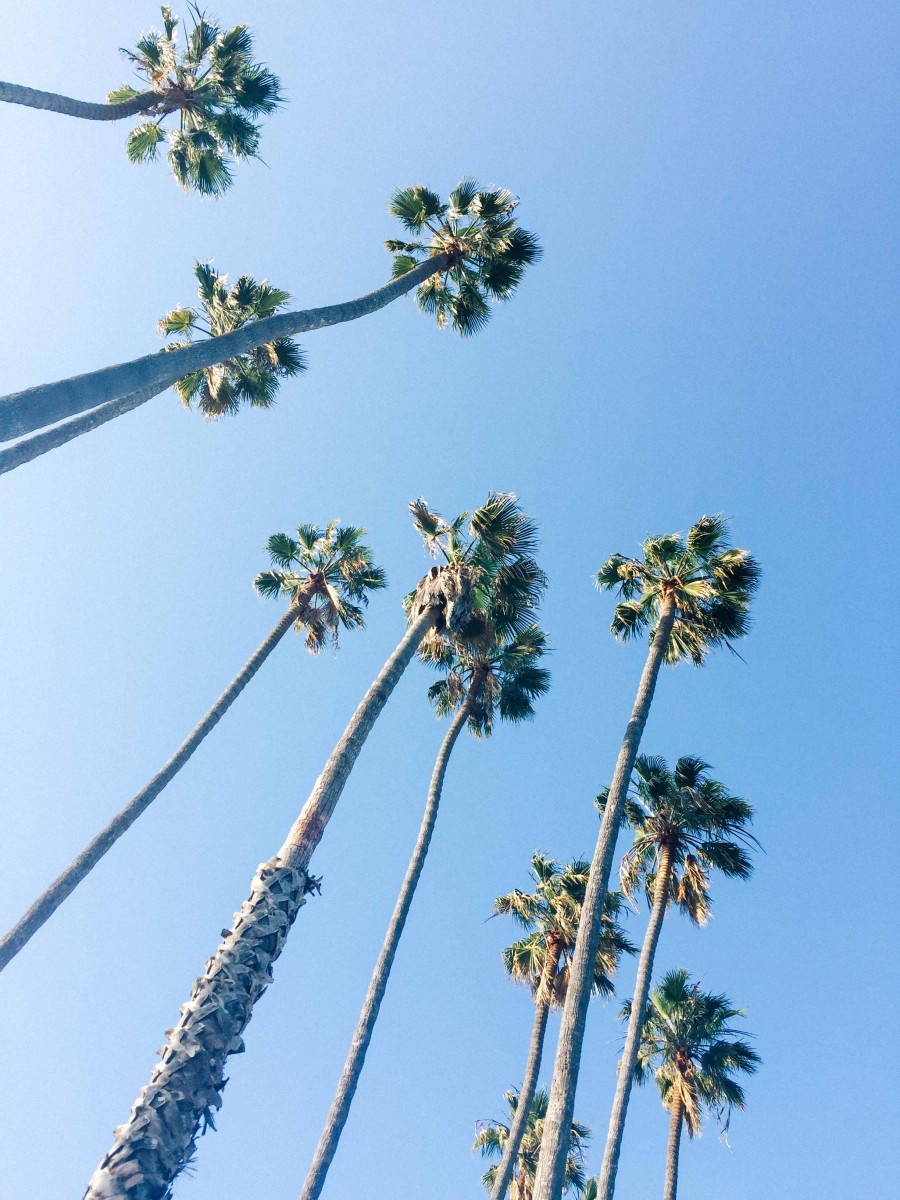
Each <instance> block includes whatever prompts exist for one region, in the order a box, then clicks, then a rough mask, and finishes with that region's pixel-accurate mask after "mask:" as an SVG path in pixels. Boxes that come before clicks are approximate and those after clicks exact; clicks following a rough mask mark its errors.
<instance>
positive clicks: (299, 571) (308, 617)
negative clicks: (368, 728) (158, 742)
mask: <svg viewBox="0 0 900 1200" xmlns="http://www.w3.org/2000/svg"><path fill="white" fill-rule="evenodd" d="M364 536H365V530H364V529H358V528H355V527H353V526H350V525H338V524H337V522H336V521H330V522H329V524H328V525H326V526H325V528H324V529H319V528H317V527H316V526H315V525H301V526H300V528H299V529H298V530H297V538H296V540H295V539H294V538H291V537H288V535H287V534H285V533H276V534H273V536H272V537H270V538H269V541H268V551H269V557H270V559H271V560H272V563H273V564H274V565H275V566H276V567H277V568H279V569H277V570H272V571H263V572H262V573H261V574H259V575H257V577H256V579H255V580H254V586H255V587H256V589H257V591H258V592H259V593H260V595H263V596H285V597H287V598H288V600H289V604H288V607H287V609H286V610H285V612H284V614H283V615H282V616H281V617H280V618H279V620H278V622H277V623H276V625H275V627H274V629H273V630H272V632H271V633H270V634H269V635H268V637H267V638H266V639H265V640H264V641H263V642H262V644H261V645H260V646H259V647H258V648H257V650H256V652H255V653H254V654H253V655H252V657H251V658H250V659H249V660H248V661H247V662H246V663H245V664H244V666H243V667H242V668H241V670H240V671H239V672H238V674H237V675H236V676H235V677H234V679H233V680H232V681H231V683H230V684H229V685H228V687H227V688H226V689H225V691H224V692H223V693H222V695H221V696H220V697H219V698H218V700H217V701H216V702H215V704H214V705H213V706H212V708H211V709H210V710H209V711H208V712H207V713H206V715H205V716H204V717H203V719H202V720H201V721H200V723H199V724H198V725H196V726H195V727H194V728H193V729H192V730H191V732H190V734H189V735H188V736H187V738H185V740H184V741H183V742H182V743H181V745H180V746H179V747H178V749H177V750H176V751H175V753H174V754H173V755H172V757H171V758H170V759H169V761H168V762H167V763H166V764H165V766H164V767H163V768H162V769H161V770H160V771H158V772H157V773H156V774H155V775H154V776H153V778H152V779H151V780H150V781H149V783H147V784H146V785H145V786H144V787H143V788H141V790H140V791H139V792H138V793H137V795H136V796H133V797H132V798H131V800H129V801H128V803H127V804H126V805H125V807H124V808H122V809H121V810H120V811H119V812H117V813H116V815H115V816H114V817H113V818H112V820H111V821H109V822H108V824H106V825H105V826H104V827H103V829H101V830H100V832H99V833H98V834H97V835H96V836H95V837H94V838H93V839H92V840H91V841H90V842H88V844H87V846H85V848H84V849H83V850H82V851H81V853H80V854H79V855H77V857H76V858H74V859H73V860H72V861H71V862H70V863H69V865H68V866H67V867H66V869H65V870H64V871H63V872H62V874H61V875H59V876H58V877H57V878H56V879H55V880H54V881H53V883H51V884H50V886H49V887H48V888H47V890H46V891H45V892H43V893H42V894H41V895H40V896H38V898H37V900H35V902H34V903H33V904H32V905H31V907H30V908H29V909H28V911H27V912H26V913H25V914H24V915H23V916H22V917H20V918H19V920H18V921H17V922H16V924H15V925H13V927H12V928H11V929H10V930H9V931H8V932H7V933H6V934H5V935H4V936H3V938H2V939H0V971H2V970H3V968H4V967H5V966H7V964H8V963H9V962H10V961H11V960H12V959H13V958H15V956H16V955H17V954H18V953H19V951H20V950H21V949H22V948H23V947H24V946H25V945H26V943H27V942H29V941H30V940H31V938H32V937H33V936H34V935H35V933H37V931H38V930H39V929H40V928H41V926H42V925H43V924H44V923H45V922H46V921H47V920H48V919H49V918H50V917H51V916H52V915H53V913H54V912H56V910H57V908H59V906H60V905H61V904H62V903H63V901H64V900H66V899H67V898H68V897H69V896H70V895H71V894H72V892H73V891H74V890H75V888H76V887H77V886H78V884H79V883H81V881H82V880H83V879H85V878H86V877H87V876H88V875H89V874H90V872H91V871H92V870H93V869H94V867H96V866H97V864H98V863H99V862H100V860H101V859H102V858H103V856H104V855H105V854H106V853H107V852H108V851H109V850H111V849H112V847H113V846H114V845H115V843H116V842H117V841H118V840H119V838H120V837H121V836H122V835H123V834H124V833H125V832H126V830H128V829H130V828H131V826H132V825H133V824H134V822H135V821H136V820H137V819H138V817H139V816H140V815H141V814H142V813H143V812H145V811H146V810H147V809H148V808H149V807H150V805H151V803H152V802H153V801H154V800H155V799H156V797H157V796H158V795H159V794H160V792H161V791H162V790H163V788H164V787H166V785H167V784H169V783H171V781H172V780H173V779H174V778H175V776H176V775H177V774H178V772H179V771H180V770H181V768H182V767H183V766H185V765H186V763H187V762H188V760H189V759H190V758H191V757H192V755H193V754H194V751H195V750H196V749H197V748H198V747H199V745H200V743H201V742H202V741H203V739H204V738H205V737H206V735H207V734H208V733H210V732H211V731H212V729H213V728H214V727H215V726H216V725H217V724H218V723H219V721H220V720H221V719H222V717H223V716H224V715H225V713H226V712H227V711H228V709H229V708H230V707H231V705H232V704H233V703H234V701H235V700H236V699H237V698H238V696H239V695H240V694H241V692H242V691H243V690H244V688H245V687H246V686H247V684H248V683H249V682H250V680H251V679H252V678H253V676H254V675H255V674H256V672H257V671H258V670H259V668H260V667H261V666H262V665H263V663H264V662H265V661H266V659H267V658H268V657H269V655H270V654H271V653H272V651H273V650H274V649H275V647H276V646H277V645H278V643H279V642H280V641H281V639H282V638H283V637H284V635H285V634H286V633H287V631H288V630H289V629H290V628H291V626H292V625H293V626H294V628H295V629H297V630H298V632H301V633H303V634H304V635H305V638H306V646H307V649H308V650H309V651H310V652H312V653H315V652H317V651H318V650H319V649H320V648H321V646H322V644H323V643H324V642H326V641H330V642H332V643H333V644H336V642H337V638H338V632H339V629H340V628H341V626H343V627H344V628H345V629H357V628H362V627H363V625H364V624H365V622H364V620H363V606H365V605H366V604H368V600H369V593H370V592H373V591H377V590H378V589H380V588H383V587H385V585H386V579H385V575H384V571H383V570H382V569H381V567H378V566H375V565H374V563H373V561H372V551H371V550H370V548H369V547H368V546H367V545H365V544H364V542H363V540H362V539H363V537H364Z"/></svg>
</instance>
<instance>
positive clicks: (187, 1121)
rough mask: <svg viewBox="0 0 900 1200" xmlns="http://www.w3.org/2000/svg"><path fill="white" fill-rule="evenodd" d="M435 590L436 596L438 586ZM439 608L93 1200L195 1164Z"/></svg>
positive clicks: (406, 648)
mask: <svg viewBox="0 0 900 1200" xmlns="http://www.w3.org/2000/svg"><path fill="white" fill-rule="evenodd" d="M434 580H435V582H434V591H435V592H437V590H438V588H439V577H437V576H436V577H434ZM438 603H439V601H438V599H437V597H436V596H434V598H432V599H430V601H426V604H423V606H422V609H421V611H420V612H419V615H418V616H417V617H416V618H415V620H414V621H413V622H412V624H411V625H410V626H409V628H408V629H407V631H406V633H405V634H404V636H403V639H402V641H401V642H400V644H399V645H398V646H397V648H396V649H395V650H394V652H393V654H392V655H391V657H390V658H389V659H388V661H387V662H386V663H385V665H384V666H383V667H382V669H381V671H380V672H379V674H378V676H377V677H376V679H375V681H374V683H373V684H372V685H371V687H370V688H369V690H368V691H367V692H366V694H365V696H364V697H363V699H362V702H361V703H360V705H359V707H358V708H357V709H356V712H355V713H354V714H353V716H352V717H351V718H350V723H349V724H348V726H347V728H346V729H345V730H344V733H343V735H342V737H341V739H340V741H339V742H338V743H337V745H336V746H335V748H334V750H333V751H332V754H331V757H330V758H329V759H328V762H327V763H326V764H325V769H324V770H323V771H322V774H321V775H320V776H319V778H318V779H317V780H316V783H315V785H314V787H313V790H312V792H311V793H310V796H309V798H308V799H307V801H306V804H305V805H304V806H303V810H302V811H301V813H300V816H299V817H298V818H297V820H296V821H295V822H294V825H293V826H292V827H291V831H290V833H289V834H288V836H287V838H286V839H285V841H284V844H283V845H282V847H281V849H280V850H279V851H278V853H277V854H276V855H275V857H274V858H271V859H270V860H269V861H268V862H267V863H263V864H262V865H261V866H260V867H259V868H258V870H257V873H256V875H255V876H254V878H253V881H252V883H251V885H250V896H249V898H248V899H247V900H245V901H244V904H243V906H242V908H241V911H240V912H239V913H236V914H235V916H234V921H233V927H232V928H231V929H228V930H225V931H223V940H222V941H221V942H220V943H219V946H218V948H217V950H216V952H215V954H214V955H213V956H212V958H210V959H208V960H207V963H206V969H205V971H204V973H203V974H202V975H201V976H199V978H198V979H196V980H195V982H194V985H193V987H192V988H191V996H190V999H189V1000H188V1001H187V1002H186V1003H185V1004H183V1005H182V1007H181V1015H180V1017H179V1020H178V1022H177V1024H176V1025H175V1027H174V1029H171V1030H169V1031H168V1034H167V1039H166V1044H165V1046H164V1047H163V1049H162V1051H161V1057H160V1062H159V1063H157V1064H156V1066H155V1067H154V1068H153V1071H152V1072H151V1075H150V1082H149V1083H148V1084H147V1085H146V1086H145V1087H144V1088H143V1089H142V1090H141V1094H140V1095H139V1096H138V1098H137V1100H136V1101H135V1103H134V1105H133V1106H132V1109H131V1114H130V1116H129V1117H128V1120H127V1121H126V1122H125V1123H124V1124H123V1125H120V1126H119V1127H118V1128H117V1129H116V1131H115V1143H114V1145H113V1147H112V1149H111V1150H109V1152H108V1153H107V1154H105V1155H104V1157H103V1159H102V1160H101V1162H100V1165H99V1167H98V1168H97V1170H96V1171H95V1172H94V1174H93V1176H92V1177H91V1179H90V1182H89V1183H88V1186H87V1191H86V1192H85V1196H84V1200H163V1197H166V1196H168V1195H169V1189H170V1187H171V1184H172V1181H173V1180H174V1179H175V1177H176V1176H177V1175H178V1174H179V1173H180V1172H181V1171H183V1170H184V1167H185V1166H186V1164H187V1163H188V1161H189V1160H190V1158H191V1156H192V1154H193V1152H194V1148H195V1146H196V1141H197V1138H198V1137H199V1136H200V1134H201V1133H202V1132H203V1131H204V1130H205V1129H206V1128H207V1126H208V1125H209V1124H210V1123H211V1117H212V1114H213V1110H214V1109H218V1108H220V1107H221V1105H222V1090H223V1088H224V1086H225V1066H226V1063H227V1060H228V1058H229V1057H230V1056H231V1055H232V1054H239V1053H240V1052H241V1051H242V1050H243V1049H244V1043H243V1040H242V1037H241V1035H242V1033H243V1031H244V1029H245V1027H246V1025H247V1023H248V1021H249V1020H250V1018H251V1016H252V1015H253V1006H254V1004H255V1003H256V1001H257V1000H258V999H259V998H260V996H261V995H262V993H263V992H264V991H265V989H266V988H267V987H268V985H269V984H270V983H271V982H272V965H273V963H274V962H275V960H276V959H277V958H278V956H279V954H280V953H281V950H282V947H283V946H284V943H285V940H286V938H287V935H288V933H289V932H290V929H291V926H292V925H293V923H294V919H295V918H296V916H297V913H298V912H299V910H300V908H301V907H302V906H303V905H304V904H305V903H306V896H307V894H308V893H309V892H310V891H312V890H314V888H315V887H316V880H314V879H313V878H312V877H311V876H310V875H309V873H308V871H307V868H308V866H309V862H310V858H311V857H312V853H313V850H314V849H315V848H316V846H317V845H318V844H319V842H320V841H321V839H322V835H323V834H324V832H325V826H326V825H327V823H328V819H329V818H330V816H331V814H332V813H333V812H334V809H335V806H336V804H337V802H338V799H339V798H340V795H341V792H342V791H343V789H344V784H345V783H346V781H347V777H348V775H349V774H350V770H351V768H352V766H353V764H354V763H355V762H356V759H357V757H358V755H359V752H360V750H361V749H362V747H363V743H364V742H365V739H366V736H367V735H368V733H369V732H370V731H371V729H372V726H373V725H374V724H375V721H376V719H377V717H378V715H379V713H380V712H381V710H382V709H383V708H384V706H385V704H386V703H387V700H388V697H389V696H390V694H391V692H392V691H393V690H394V688H395V686H396V685H397V683H398V682H399V680H400V677H401V676H402V674H403V672H404V670H405V669H406V667H407V666H408V664H409V662H410V659H411V658H412V657H413V655H414V654H415V652H416V649H417V648H418V645H419V643H420V642H421V640H422V638H423V637H424V636H425V634H426V633H427V632H428V630H429V629H430V628H431V627H432V626H433V625H434V623H435V621H436V620H437V617H438V614H439V612H440V608H439V607H438V606H437V605H438Z"/></svg>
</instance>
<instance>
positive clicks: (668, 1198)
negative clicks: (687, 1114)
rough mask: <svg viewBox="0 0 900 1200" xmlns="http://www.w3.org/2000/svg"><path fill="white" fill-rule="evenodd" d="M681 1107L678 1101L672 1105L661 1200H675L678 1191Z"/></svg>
mask: <svg viewBox="0 0 900 1200" xmlns="http://www.w3.org/2000/svg"><path fill="white" fill-rule="evenodd" d="M681 1110H682V1106H681V1101H680V1100H677V1099H676V1100H675V1101H674V1102H673V1104H672V1120H671V1121H670V1123H669V1145H668V1148H667V1150H666V1186H665V1188H664V1189H663V1200H675V1194H676V1192H677V1191H678V1151H679V1150H680V1149H681V1126H682V1111H681Z"/></svg>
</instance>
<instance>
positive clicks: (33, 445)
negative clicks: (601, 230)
mask: <svg viewBox="0 0 900 1200" xmlns="http://www.w3.org/2000/svg"><path fill="white" fill-rule="evenodd" d="M518 203H519V202H518V200H517V199H516V197H515V196H513V194H512V193H511V192H508V191H506V190H505V189H503V188H491V189H483V188H480V187H479V186H478V184H476V183H474V182H473V181H472V180H469V179H464V180H462V182H461V183H460V184H459V185H458V186H457V187H456V188H455V189H454V191H452V192H451V193H450V200H449V203H446V202H442V201H440V200H438V199H437V197H436V196H435V194H434V193H433V192H431V191H429V189H428V188H425V187H414V188H406V189H404V190H402V191H399V192H397V193H395V195H394V197H393V199H392V201H391V206H390V211H391V213H392V214H393V215H394V216H396V217H397V218H398V219H399V220H400V221H401V223H402V224H403V226H404V228H406V229H407V230H408V231H420V230H422V229H423V228H424V227H425V225H426V223H427V228H428V229H429V230H431V236H430V238H429V240H428V242H427V244H425V243H424V242H423V243H422V244H421V246H417V245H414V244H413V243H405V242H395V241H391V242H388V243H386V244H387V247H388V249H389V250H391V252H392V253H393V254H394V268H393V269H394V276H395V277H394V278H393V279H392V280H391V281H390V282H389V283H386V284H385V285H384V286H383V287H380V288H377V289H376V290H375V291H374V292H369V294H368V295H366V296H361V297H359V298H358V299H356V300H348V301H346V302H345V303H343V304H332V305H329V306H327V307H325V308H311V309H306V310H305V311H302V312H281V313H276V314H274V315H272V316H267V317H263V318H262V319H261V320H258V321H248V322H246V323H245V324H243V325H241V326H240V327H239V328H235V329H231V330H230V331H229V332H227V333H219V334H218V335H217V336H214V337H208V338H204V339H203V340H200V341H195V342H193V343H191V344H190V345H186V346H182V347H180V348H179V349H177V350H173V351H172V352H171V353H170V354H165V355H163V354H147V355H145V356H144V357H143V358H137V359H134V360H133V361H131V362H127V363H120V364H118V365H117V366H113V367H104V368H102V369H100V370H97V371H89V372H88V373H87V374H85V375H76V376H73V377H71V378H70V379H63V380H60V381H59V382H57V383H49V384H44V385H42V386H39V387H33V388H28V389H26V390H25V391H23V392H15V393H12V394H10V395H8V396H2V397H0V442H4V441H8V440H10V439H11V438H16V437H24V436H25V435H26V434H30V433H34V431H35V430H39V429H43V428H44V427H45V426H47V425H52V424H54V423H55V422H57V421H65V422H66V424H64V425H62V426H60V428H58V429H53V430H50V431H49V432H47V433H42V434H39V435H38V436H37V437H35V438H28V439H27V440H26V441H24V442H21V443H19V444H17V445H15V446H11V447H10V448H9V449H7V450H5V451H2V452H0V474H2V473H3V472H4V471H10V470H12V469H13V468H14V467H17V466H20V465H21V464H22V463H23V462H28V461H30V460H31V459H32V458H36V457H38V456H39V455H40V454H45V453H46V452H47V451H48V450H52V449H54V448H55V447H56V446H60V445H63V444H64V443H65V442H67V441H70V440H71V439H72V438H73V437H78V436H79V435H80V434H82V433H86V432H89V431H90V430H91V429H96V428H97V427H98V426H99V425H102V424H105V423H106V422H107V421H110V420H112V419H113V418H115V417H118V416H120V415H122V413H125V412H130V411H131V410H132V409H134V408H137V407H138V406H139V405H141V404H143V403H145V402H146V401H147V400H150V399H151V398H152V397H153V396H156V395H159V393H160V392H164V391H165V390H166V389H167V388H169V387H173V386H175V385H176V384H177V383H178V381H179V380H181V379H185V378H187V377H190V376H191V375H192V374H194V373H195V372H197V371H203V370H206V369H207V368H209V367H215V366H217V364H220V363H224V362H226V361H228V360H230V359H235V358H238V357H239V356H241V355H246V354H249V353H250V352H251V351H253V350H255V349H256V348H257V347H260V346H266V345H270V344H273V343H274V342H276V341H277V340H278V339H281V338H290V337H293V336H295V335H296V334H300V333H308V332H309V331H311V330H313V329H323V328H325V327H326V326H329V325H340V324H342V323H343V322H345V321H353V320H356V319H357V318H358V317H363V316H367V315H368V314H369V313H373V312H377V311H378V309H381V308H384V307H385V305H387V304H390V303H391V301H393V300H396V299H397V298H398V297H399V296H403V295H405V294H406V293H407V292H411V291H413V289H417V290H418V298H419V304H420V307H422V308H423V310H424V311H426V312H430V313H432V314H433V315H434V316H435V317H436V319H437V321H438V324H439V325H441V324H445V323H447V321H449V323H450V324H452V325H453V327H454V328H456V329H457V330H458V331H459V332H460V333H464V334H468V333H473V332H474V331H475V330H476V329H478V328H480V327H481V326H482V325H483V324H484V322H485V320H486V318H487V312H488V306H489V304H490V301H491V300H507V299H508V298H509V297H510V296H511V295H512V293H513V292H514V291H515V289H516V287H517V285H518V283H519V282H520V280H521V278H522V275H523V272H524V270H525V268H526V267H527V266H528V265H529V264H530V263H533V262H535V261H537V259H538V258H539V257H540V253H541V251H540V246H539V244H538V241H537V238H536V237H535V236H534V234H532V233H528V232H527V231H526V230H524V229H520V228H519V226H518V225H517V224H516V220H515V218H514V216H513V214H514V212H515V209H516V207H517V205H518ZM398 246H407V247H411V250H409V252H407V251H405V250H404V251H400V250H398V249H397V247H398ZM437 279H439V280H440V287H441V288H442V289H443V290H442V291H441V292H440V295H441V296H442V297H443V298H442V299H441V300H440V302H438V301H435V300H434V287H435V286H437V284H430V283H429V281H431V280H437ZM88 410H95V411H88ZM79 413H81V414H84V415H82V416H80V417H79V416H78V415H77V414H79ZM69 418H74V420H69Z"/></svg>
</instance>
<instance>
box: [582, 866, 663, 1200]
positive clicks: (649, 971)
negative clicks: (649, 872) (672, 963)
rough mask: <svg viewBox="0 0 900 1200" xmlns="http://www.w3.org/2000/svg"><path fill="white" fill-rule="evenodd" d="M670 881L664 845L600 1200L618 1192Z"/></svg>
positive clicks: (611, 1122) (618, 1081)
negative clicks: (657, 948)
mask: <svg viewBox="0 0 900 1200" xmlns="http://www.w3.org/2000/svg"><path fill="white" fill-rule="evenodd" d="M671 882H672V848H671V847H670V846H663V848H662V852H661V854H660V861H659V867H658V869H657V872H656V886H655V890H654V896H653V908H652V910H651V912H650V921H649V923H648V925H647V932H646V933H645V934H644V944H643V946H642V947H641V957H640V960H639V961H638V970H637V980H636V981H635V985H634V996H633V997H632V1001H631V1016H630V1017H629V1018H628V1033H627V1034H626V1036H625V1049H624V1050H623V1052H622V1061H621V1062H620V1063H619V1072H618V1076H617V1078H616V1094H615V1097H614V1098H613V1106H612V1115H611V1116H610V1118H609V1132H608V1133H607V1135H606V1150H605V1151H604V1154H603V1167H602V1169H601V1171H600V1186H599V1189H598V1200H612V1198H613V1194H614V1193H615V1190H616V1172H617V1170H618V1167H619V1154H620V1153H621V1150H622V1135H623V1134H624V1132H625V1117H626V1114H627V1112H628V1100H629V1098H630V1096H631V1087H632V1084H633V1082H634V1066H635V1063H636V1062H637V1056H638V1050H639V1048H640V1044H641V1032H642V1031H643V1028H644V1014H645V1013H646V1010H647V997H648V996H649V995H650V983H651V980H652V978H653V960H654V958H655V957H656V947H657V946H658V945H659V935H660V933H661V932H662V926H663V920H664V919H665V915H666V908H667V907H668V903H669V889H670V886H671Z"/></svg>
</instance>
